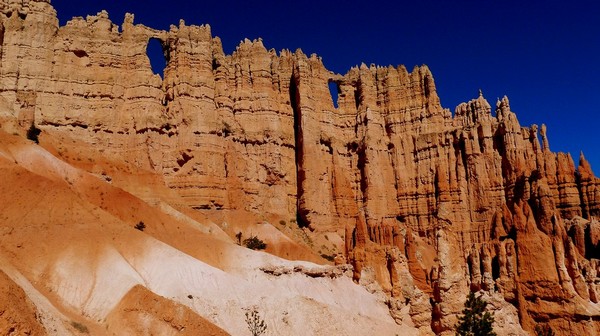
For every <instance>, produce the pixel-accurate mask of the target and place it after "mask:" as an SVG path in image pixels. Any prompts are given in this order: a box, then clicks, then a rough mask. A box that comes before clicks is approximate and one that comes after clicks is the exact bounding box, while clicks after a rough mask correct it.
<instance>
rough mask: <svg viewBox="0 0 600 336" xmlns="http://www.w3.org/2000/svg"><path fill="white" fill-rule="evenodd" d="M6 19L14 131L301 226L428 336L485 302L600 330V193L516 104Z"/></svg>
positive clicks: (49, 19) (119, 33) (96, 28)
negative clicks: (76, 146) (47, 135)
mask: <svg viewBox="0 0 600 336" xmlns="http://www.w3.org/2000/svg"><path fill="white" fill-rule="evenodd" d="M0 12H1V14H0V21H1V27H0V35H1V39H0V41H1V59H0V71H1V76H0V99H1V100H2V102H1V104H0V106H1V107H2V111H1V112H2V113H0V117H2V126H3V127H4V128H8V125H9V124H10V125H12V126H11V127H13V128H15V127H16V131H17V132H21V133H22V134H25V133H26V131H27V129H29V128H30V127H31V126H32V125H33V126H34V127H37V128H39V129H41V130H42V131H46V132H65V133H68V134H69V135H70V136H72V137H75V138H78V139H80V140H84V141H86V142H88V143H90V144H93V145H94V147H95V148H96V149H97V150H98V152H101V153H102V155H106V156H110V157H113V158H119V159H120V160H124V161H127V162H129V163H133V164H135V165H136V166H137V167H139V169H143V170H150V171H155V172H158V173H160V174H161V175H163V176H164V180H165V182H166V184H167V185H168V186H169V187H170V188H171V189H173V190H174V191H176V192H177V193H178V194H179V195H180V196H182V198H181V199H183V203H184V204H179V206H188V207H192V208H194V209H197V210H207V211H219V210H220V211H230V210H236V211H249V212H254V213H260V214H265V216H266V217H268V216H271V217H268V218H281V219H284V220H289V219H292V218H293V219H297V221H298V222H297V224H298V225H300V226H302V227H306V228H307V231H309V232H308V234H309V235H310V236H311V237H312V238H313V239H315V240H316V241H319V239H321V241H324V239H323V237H327V241H328V242H326V244H330V245H331V247H330V248H331V249H332V251H334V252H336V253H339V254H340V257H341V258H342V261H343V262H348V263H351V264H353V266H354V279H355V280H356V281H357V282H361V283H364V284H365V285H367V286H371V285H372V288H373V290H374V291H381V292H383V293H384V294H385V295H387V296H388V297H389V302H390V311H391V313H392V315H393V316H401V315H402V314H400V313H398V312H399V311H401V310H402V309H409V310H410V315H411V316H412V318H413V323H414V324H415V326H416V327H418V328H420V329H421V330H422V331H423V332H431V331H433V332H436V333H444V332H446V333H449V332H451V330H452V328H453V326H454V323H455V321H456V314H458V313H460V311H461V309H462V303H463V301H464V298H465V297H466V294H467V292H468V291H469V290H483V291H484V292H486V293H487V294H488V295H491V297H492V298H493V300H496V301H495V302H500V303H498V304H497V305H496V306H497V309H498V310H502V309H505V308H506V307H507V306H506V305H508V306H510V307H513V309H514V307H516V308H517V309H518V314H519V316H518V317H519V321H520V324H521V325H522V326H523V327H524V328H525V329H527V330H532V329H533V327H534V326H535V324H536V323H549V324H550V325H551V326H552V327H553V328H555V330H556V331H557V332H560V333H563V334H570V333H574V332H597V331H598V329H599V328H600V325H599V324H598V323H597V320H598V317H599V316H600V310H599V309H600V306H598V305H597V302H598V294H597V288H596V287H597V285H596V282H597V277H596V275H597V272H598V261H597V259H596V258H598V255H599V254H600V252H599V248H600V247H599V246H598V240H599V238H598V237H600V236H599V235H598V232H600V231H599V229H598V227H599V224H598V222H597V218H598V216H599V215H600V179H598V178H596V177H595V176H594V174H593V172H592V170H591V167H590V166H589V164H588V163H587V161H586V160H585V158H583V156H582V158H581V159H580V164H579V167H577V168H576V167H575V165H574V162H573V160H572V158H571V157H570V156H569V155H568V154H563V153H558V154H556V153H553V152H551V151H550V145H549V140H548V137H547V130H546V127H545V126H544V125H542V126H541V127H538V126H536V125H533V126H531V127H523V126H521V125H520V124H519V122H518V120H517V117H516V115H515V114H514V112H512V111H511V108H510V105H509V101H508V98H506V97H504V98H503V99H501V100H499V101H498V102H497V103H496V105H495V107H492V106H491V105H490V104H489V103H488V102H487V101H486V99H485V98H484V97H483V95H482V94H480V95H479V97H477V98H476V99H474V100H471V101H470V102H468V103H464V104H461V105H459V106H458V107H457V108H456V110H455V112H454V115H452V113H451V112H450V111H449V110H447V109H444V108H443V107H442V106H441V103H440V100H439V97H438V96H437V93H436V87H435V83H434V79H433V76H432V74H431V72H430V70H429V69H428V68H427V67H426V66H421V67H415V68H414V69H413V70H412V71H410V72H409V71H408V70H407V69H406V68H405V67H403V66H399V67H391V66H390V67H379V66H374V65H371V66H366V65H364V64H363V65H361V66H358V67H354V68H352V69H350V70H349V71H348V73H346V74H345V75H340V74H335V73H332V72H331V71H329V70H327V69H326V68H325V66H324V65H323V63H322V61H321V59H320V58H319V57H318V56H316V55H311V56H307V55H305V54H303V53H302V52H301V51H300V50H298V51H296V52H291V51H287V50H284V51H281V52H279V53H278V52H276V51H274V50H267V49H266V48H265V47H264V45H263V43H262V41H261V40H255V41H249V40H245V41H243V42H241V44H240V45H239V46H238V47H237V49H236V50H235V51H234V52H233V54H232V55H226V54H225V53H224V52H223V49H222V46H221V43H220V40H219V39H218V38H217V37H213V36H212V33H211V30H210V27H209V26H188V25H186V24H185V23H184V22H180V23H179V25H178V26H172V27H171V29H170V30H169V31H158V30H154V29H152V28H148V27H146V26H143V25H140V24H135V22H134V17H133V15H130V14H128V15H127V16H126V17H125V19H124V22H123V24H122V26H121V27H119V26H117V25H115V24H113V23H112V21H111V20H110V19H109V17H108V14H107V13H106V12H101V13H98V14H97V15H92V16H88V17H87V18H85V19H84V18H74V19H73V20H71V21H69V22H68V23H67V24H66V25H65V26H63V27H59V25H58V20H57V18H56V12H55V11H54V9H53V8H52V6H51V5H50V3H49V1H34V0H30V1H25V0H22V1H7V0H5V1H2V2H1V3H0ZM151 39H156V40H158V41H160V43H161V45H162V46H163V50H164V55H165V61H166V62H167V66H166V69H165V71H164V74H163V77H164V78H161V76H160V75H157V74H153V72H152V70H151V67H150V62H149V59H148V57H147V54H146V48H147V45H148V43H149V41H150V40H151ZM329 83H335V84H336V85H337V87H338V101H337V104H334V102H333V101H332V96H331V94H330V92H329V89H328V84H329ZM336 105H337V107H336ZM43 136H44V135H43V133H42V138H43ZM540 137H541V140H540ZM371 280H372V281H371ZM501 303H504V304H505V305H504V306H503V305H502V304H501ZM506 309H508V308H506ZM509 310H510V309H509ZM573 312H575V313H573ZM507 321H508V320H507ZM507 323H509V322H507ZM511 323H512V322H511Z"/></svg>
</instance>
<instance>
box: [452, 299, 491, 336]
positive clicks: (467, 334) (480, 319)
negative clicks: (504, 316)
mask: <svg viewBox="0 0 600 336" xmlns="http://www.w3.org/2000/svg"><path fill="white" fill-rule="evenodd" d="M486 307H487V302H485V300H483V299H482V298H481V296H478V297H475V294H473V293H472V292H471V293H469V295H468V296H467V302H465V309H463V311H462V313H463V315H462V316H460V317H459V318H458V324H457V325H456V335H457V336H496V333H495V332H494V329H493V327H492V324H493V323H494V315H493V314H492V313H490V312H487V311H485V309H486Z"/></svg>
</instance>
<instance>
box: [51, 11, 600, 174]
mask: <svg viewBox="0 0 600 336" xmlns="http://www.w3.org/2000/svg"><path fill="white" fill-rule="evenodd" d="M52 4H53V5H54V7H55V8H56V9H57V11H58V16H59V19H60V22H61V24H64V23H65V22H66V21H67V20H68V19H70V18H71V17H72V16H86V15H88V14H95V13H96V12H98V11H100V10H101V9H106V10H108V12H109V15H110V18H111V19H112V20H113V22H115V23H116V24H119V25H120V24H121V23H122V22H123V17H124V13H125V12H132V13H134V14H135V21H136V22H137V23H143V24H145V25H147V26H150V27H153V28H157V29H168V27H169V25H170V24H177V23H178V22H179V19H185V21H186V23H188V24H196V25H200V24H205V23H208V24H210V25H211V27H212V32H213V35H215V36H219V37H220V38H221V40H222V41H223V46H224V49H225V52H227V53H231V51H233V50H234V49H235V46H236V45H237V44H238V43H239V42H240V41H241V40H243V39H244V38H250V39H254V38H258V37H262V38H263V43H264V44H265V46H266V47H267V48H269V49H270V48H274V49H276V50H278V51H279V50H281V49H290V50H296V49H297V48H301V49H302V50H303V51H304V52H305V53H307V54H310V53H317V54H318V55H320V56H321V57H322V58H323V62H324V63H325V65H326V66H327V68H328V69H330V70H332V71H335V72H338V73H346V71H347V70H348V69H349V68H350V67H352V66H354V65H357V64H360V63H361V62H364V63H366V64H371V63H375V64H378V65H390V64H391V65H398V64H404V65H406V67H407V68H408V69H412V67H414V66H415V65H421V64H427V65H428V66H429V67H430V69H431V71H432V72H433V75H434V78H435V80H436V85H437V89H438V94H439V95H440V98H441V102H442V105H443V106H444V107H446V108H450V109H451V110H452V111H453V110H454V108H455V107H456V105H458V104H459V103H460V102H463V101H468V100H470V99H473V98H475V97H477V93H478V90H479V89H482V90H483V93H484V95H485V96H486V98H487V99H488V100H489V101H490V103H491V104H492V105H493V104H494V103H495V101H496V98H498V97H502V96H503V95H508V97H509V99H510V101H511V108H512V110H513V111H514V112H516V113H517V116H518V117H519V120H520V122H521V124H522V125H530V124H534V123H535V124H542V123H545V124H546V125H547V126H548V136H549V139H550V148H551V149H552V150H553V151H566V152H571V154H572V155H573V158H574V160H575V163H577V161H578V157H579V152H580V151H581V150H583V151H584V153H585V155H586V158H587V159H588V160H589V161H590V163H591V164H592V168H594V169H595V171H596V172H598V171H600V136H599V134H600V116H599V114H600V107H599V106H600V105H599V104H598V98H600V3H598V2H596V1H584V0H575V1H555V0H547V1H538V0H533V1H513V0H507V1H491V0H479V1H430V0H422V1H416V0H412V1H407V2H404V1H399V2H394V3H392V2H390V3H387V2H386V1H378V0H372V1H368V2H367V1H360V2H358V1H353V0H349V1H344V2H333V1H320V2H309V1H304V2H300V1H298V2H287V1H245V2H241V1H240V2H237V1H230V0H219V1H217V0H213V1H183V0H170V1H166V0H162V1H154V0H147V1H139V0H138V1H133V0H121V1H101V0H86V1H81V0H79V1H72V0H52Z"/></svg>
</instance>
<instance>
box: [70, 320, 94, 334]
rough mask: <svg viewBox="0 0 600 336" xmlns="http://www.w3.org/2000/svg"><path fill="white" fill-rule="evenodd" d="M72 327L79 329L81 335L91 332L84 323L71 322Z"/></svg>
mask: <svg viewBox="0 0 600 336" xmlns="http://www.w3.org/2000/svg"><path fill="white" fill-rule="evenodd" d="M71 325H72V326H73V328H75V329H77V331H79V332H81V333H84V334H87V333H89V332H90V331H89V330H88V328H87V327H86V326H85V324H83V323H79V322H75V321H71Z"/></svg>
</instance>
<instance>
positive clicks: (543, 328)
mask: <svg viewBox="0 0 600 336" xmlns="http://www.w3.org/2000/svg"><path fill="white" fill-rule="evenodd" d="M535 335H536V336H554V335H556V334H555V333H554V330H552V328H550V326H549V325H547V324H544V325H540V324H538V325H536V326H535Z"/></svg>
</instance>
